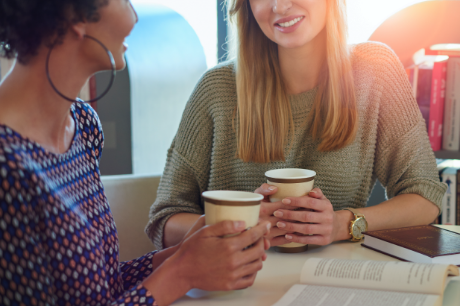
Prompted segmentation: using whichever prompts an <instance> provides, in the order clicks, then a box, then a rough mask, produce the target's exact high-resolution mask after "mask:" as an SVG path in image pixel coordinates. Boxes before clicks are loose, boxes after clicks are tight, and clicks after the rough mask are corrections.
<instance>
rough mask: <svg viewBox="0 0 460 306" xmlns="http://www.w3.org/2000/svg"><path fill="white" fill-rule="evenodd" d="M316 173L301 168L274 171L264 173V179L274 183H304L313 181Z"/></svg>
mask: <svg viewBox="0 0 460 306" xmlns="http://www.w3.org/2000/svg"><path fill="white" fill-rule="evenodd" d="M315 176H316V172H315V171H313V170H308V169H301V168H285V169H274V170H269V171H267V172H265V177H266V178H267V180H269V181H270V182H274V183H305V182H309V181H313V180H314V179H315Z"/></svg>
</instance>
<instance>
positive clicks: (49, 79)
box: [46, 34, 117, 104]
mask: <svg viewBox="0 0 460 306" xmlns="http://www.w3.org/2000/svg"><path fill="white" fill-rule="evenodd" d="M83 37H84V38H89V39H91V40H94V41H95V42H97V43H98V44H99V45H100V46H101V47H102V48H103V49H104V50H105V52H106V53H107V55H108V56H109V59H110V64H111V66H112V74H111V76H110V82H109V86H108V87H107V88H106V89H105V90H104V92H103V93H102V94H101V95H100V96H99V97H96V98H94V99H91V100H88V101H83V100H82V99H79V98H77V99H71V98H69V97H67V96H65V95H64V94H62V93H61V92H60V91H59V90H58V89H57V88H56V86H55V85H54V83H53V81H52V80H51V76H50V72H49V61H50V57H51V51H53V48H54V46H55V44H54V45H52V46H51V47H50V50H49V52H48V56H47V57H46V76H47V77H48V81H49V83H50V85H51V87H52V88H53V89H54V91H55V92H56V93H57V94H58V95H59V96H61V97H62V98H63V99H66V100H67V101H69V102H72V103H81V104H84V103H92V102H96V101H97V100H100V99H102V97H104V96H105V95H106V94H107V93H108V92H109V90H110V88H111V87H112V85H113V81H114V79H115V75H116V73H117V70H116V66H115V59H114V58H113V55H112V52H110V50H109V49H107V47H106V46H105V45H104V44H103V43H102V42H100V41H99V40H97V39H96V38H94V37H92V36H89V35H86V34H85V35H84V36H83Z"/></svg>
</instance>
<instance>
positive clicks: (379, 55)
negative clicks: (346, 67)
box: [350, 41, 403, 74]
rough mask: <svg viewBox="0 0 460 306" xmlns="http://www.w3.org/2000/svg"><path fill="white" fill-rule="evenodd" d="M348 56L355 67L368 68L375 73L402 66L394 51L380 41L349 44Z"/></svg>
mask: <svg viewBox="0 0 460 306" xmlns="http://www.w3.org/2000/svg"><path fill="white" fill-rule="evenodd" d="M350 58H351V62H352V65H353V67H354V68H355V69H360V68H361V69H368V70H369V69H370V70H371V71H372V72H374V73H377V74H381V73H385V74H387V73H391V72H392V71H393V70H395V69H396V70H400V69H401V68H403V66H402V63H401V62H400V60H399V58H398V56H397V55H396V53H395V52H394V51H393V50H392V49H391V48H390V47H389V46H387V45H386V44H384V43H380V42H374V41H370V42H364V43H360V44H356V45H350Z"/></svg>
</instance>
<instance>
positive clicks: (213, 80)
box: [195, 61, 236, 96]
mask: <svg viewBox="0 0 460 306" xmlns="http://www.w3.org/2000/svg"><path fill="white" fill-rule="evenodd" d="M195 92H196V93H200V94H207V95H208V96H209V95H211V96H216V95H217V96H218V95H228V94H231V93H232V92H235V94H236V82H235V71H234V62H233V61H227V62H223V63H220V64H218V65H216V66H214V67H213V68H211V69H209V70H207V71H206V72H205V73H204V74H203V75H202V76H201V78H200V81H199V82H198V84H197V86H196V88H195Z"/></svg>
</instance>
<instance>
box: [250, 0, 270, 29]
mask: <svg viewBox="0 0 460 306" xmlns="http://www.w3.org/2000/svg"><path fill="white" fill-rule="evenodd" d="M270 2H271V1H267V0H250V1H249V3H250V5H251V10H252V13H253V15H254V18H255V20H256V21H257V24H258V25H259V27H260V28H261V29H262V32H264V34H265V35H266V36H268V37H271V36H272V35H271V33H272V29H271V28H272V27H271V23H270V15H271V12H272V7H271V4H270Z"/></svg>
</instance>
